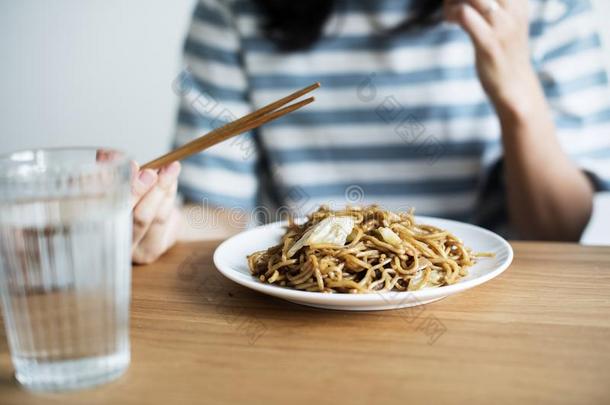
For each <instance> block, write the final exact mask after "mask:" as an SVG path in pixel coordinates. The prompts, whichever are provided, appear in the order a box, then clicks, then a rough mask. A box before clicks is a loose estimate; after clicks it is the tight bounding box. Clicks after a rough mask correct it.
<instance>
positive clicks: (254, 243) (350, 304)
mask: <svg viewBox="0 0 610 405" xmlns="http://www.w3.org/2000/svg"><path fill="white" fill-rule="evenodd" d="M417 221H418V222H419V223H422V224H428V225H433V226H437V227H439V228H443V229H447V230H448V231H450V232H451V233H453V234H454V235H456V236H457V237H459V238H461V239H462V240H463V241H464V244H465V245H466V246H468V247H470V248H472V249H473V250H474V251H475V252H493V253H495V257H493V258H481V259H480V260H479V262H478V263H477V264H476V265H474V266H473V267H471V268H470V269H469V271H468V273H469V274H468V276H467V277H464V278H463V279H461V280H460V281H459V282H458V283H456V284H453V285H450V286H445V287H438V288H428V289H423V290H419V291H411V292H384V293H382V292H379V293H370V294H325V293H319V292H307V291H297V290H293V289H289V288H286V287H279V286H275V285H271V284H264V283H261V282H260V281H259V280H257V279H255V278H254V277H252V275H251V274H250V270H249V269H248V261H247V260H246V256H247V255H249V254H251V253H252V252H255V251H257V250H263V249H267V248H269V247H270V246H273V245H276V244H277V243H279V241H280V238H281V237H282V235H283V234H284V229H285V228H284V226H285V225H286V224H285V223H282V222H276V223H273V224H269V225H263V226H260V227H257V228H254V229H251V230H248V231H245V232H242V233H240V234H238V235H235V236H233V237H232V238H230V239H227V240H226V241H224V242H223V243H222V244H221V245H220V246H218V248H217V249H216V251H215V252H214V264H215V265H216V267H217V268H218V270H219V271H220V272H221V273H222V274H223V275H225V276H226V277H227V278H229V279H231V280H233V281H235V282H236V283H238V284H241V285H243V286H244V287H247V288H250V289H252V290H256V291H259V292H262V293H264V294H269V295H272V296H274V297H279V298H283V299H285V300H288V301H291V302H294V303H297V304H302V305H309V306H312V307H318V308H327V309H339V310H347V311H377V310H385V309H397V308H404V307H411V306H415V305H421V304H427V303H429V302H432V301H436V300H440V299H441V298H445V297H447V296H449V295H453V294H457V293H459V292H461V291H464V290H467V289H469V288H472V287H475V286H477V285H479V284H482V283H484V282H486V281H489V280H491V279H492V278H494V277H496V276H498V275H499V274H500V273H502V272H503V271H504V270H506V269H507V268H508V266H509V265H510V264H511V262H512V260H513V250H512V248H511V247H510V245H509V244H508V242H506V241H505V240H504V239H502V238H501V237H500V236H498V235H496V234H495V233H493V232H490V231H488V230H485V229H483V228H479V227H478V226H474V225H470V224H465V223H461V222H457V221H450V220H446V219H439V218H430V217H417Z"/></svg>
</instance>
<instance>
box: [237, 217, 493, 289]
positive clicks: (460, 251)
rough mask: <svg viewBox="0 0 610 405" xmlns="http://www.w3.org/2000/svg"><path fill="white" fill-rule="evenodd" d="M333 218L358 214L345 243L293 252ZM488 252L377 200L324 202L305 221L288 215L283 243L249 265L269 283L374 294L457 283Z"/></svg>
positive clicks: (252, 258) (256, 256)
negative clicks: (341, 205)
mask: <svg viewBox="0 0 610 405" xmlns="http://www.w3.org/2000/svg"><path fill="white" fill-rule="evenodd" d="M329 217H336V218H340V217H352V218H353V222H354V227H353V228H352V231H351V233H350V234H349V236H347V240H346V242H345V244H344V245H341V246H339V245H334V244H329V243H319V244H310V245H308V246H302V247H300V248H299V249H298V250H297V251H296V253H294V252H293V253H292V255H289V252H290V249H291V247H293V245H295V243H296V242H297V241H299V240H300V239H301V238H302V237H303V236H304V235H305V234H306V232H307V231H308V230H310V229H312V227H314V226H315V225H316V224H319V223H320V221H322V220H325V219H327V218H329ZM387 229H389V230H391V232H388V231H387ZM388 233H389V235H388ZM396 236H398V238H396ZM483 256H490V255H489V254H475V253H473V252H472V251H471V250H470V249H469V248H467V247H465V246H464V244H463V243H462V241H461V240H460V239H458V238H457V237H456V236H454V235H452V234H451V233H450V232H448V231H446V230H443V229H440V228H437V227H434V226H430V225H424V224H418V223H417V222H416V221H415V217H414V215H413V211H412V210H411V211H409V212H406V213H393V212H390V211H386V210H384V209H382V208H381V207H379V206H376V205H372V206H368V207H347V208H345V209H343V210H340V211H333V210H330V209H329V208H328V207H326V206H322V207H320V208H319V209H318V210H317V211H316V212H314V213H312V214H310V215H309V217H308V221H307V222H305V223H304V224H301V225H299V224H296V223H295V222H294V221H293V220H289V224H288V227H287V230H286V233H285V234H284V235H283V236H282V239H281V242H280V243H279V244H278V245H276V246H273V247H271V248H269V249H267V250H263V251H259V252H255V253H253V254H251V255H249V256H248V265H249V267H250V271H251V273H252V275H253V276H255V277H256V278H258V279H259V280H260V281H261V282H264V283H269V284H275V285H279V286H284V287H289V288H293V289H297V290H303V291H316V292H325V293H370V292H378V291H413V290H419V289H422V288H430V287H440V286H444V285H450V284H454V283H456V282H458V281H459V280H460V279H461V278H463V277H464V276H466V275H467V274H468V268H469V267H471V266H473V265H474V264H475V263H476V260H477V258H479V257H483Z"/></svg>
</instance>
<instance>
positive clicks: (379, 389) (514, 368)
mask: <svg viewBox="0 0 610 405" xmlns="http://www.w3.org/2000/svg"><path fill="white" fill-rule="evenodd" d="M215 246H216V243H192V244H183V245H179V246H177V247H176V248H174V249H173V250H172V251H171V252H170V253H169V254H167V255H166V256H165V257H164V258H163V259H162V260H160V261H159V262H158V263H155V264H154V265H151V266H146V267H136V268H134V273H133V306H132V309H133V310H132V317H131V319H132V331H131V338H132V357H133V358H132V364H131V367H130V369H129V371H128V372H127V374H126V375H125V376H124V377H123V378H121V379H120V380H118V381H116V382H114V383H111V384H108V385H105V386H102V387H99V388H95V389H91V390H86V391H80V392H76V393H68V394H53V395H40V394H30V393H27V392H25V391H24V390H22V389H21V388H20V387H19V386H18V385H17V384H16V383H15V382H14V379H13V377H12V368H11V365H10V360H9V355H8V348H7V345H6V341H5V340H4V338H2V340H0V404H3V405H7V404H20V405H27V404H38V403H40V404H42V403H50V404H76V403H82V404H106V403H108V404H137V403H147V404H156V403H160V404H184V403H213V404H219V403H227V402H251V403H269V402H273V403H283V404H289V403H290V404H292V403H308V404H322V403H337V402H339V401H345V402H349V403H356V404H366V403H400V404H415V403H434V404H437V403H449V402H452V403H457V402H469V403H484V404H488V403H509V404H518V403H545V402H547V403H549V402H553V403H572V404H574V403H579V404H594V403H598V404H601V403H610V248H592V247H580V246H576V245H568V244H541V243H514V244H513V246H514V248H515V261H514V264H513V265H512V266H511V268H510V269H509V270H508V271H507V272H505V273H504V274H503V275H502V276H500V277H499V278H497V279H495V280H492V281H491V282H489V283H487V284H485V285H482V286H480V287H478V288H475V289H472V290H470V291H467V292H465V293H463V294H460V295H457V296H453V297H449V298H446V299H444V300H442V301H439V302H436V303H433V304H429V305H427V306H424V307H420V309H418V310H413V309H403V310H395V311H386V312H367V313H350V312H335V311H327V310H318V309H312V308H307V307H302V306H298V305H295V304H291V303H288V302H284V301H281V300H279V299H275V298H271V297H267V296H264V295H261V294H258V293H255V292H253V291H249V290H247V289H245V288H243V287H240V286H238V285H236V284H233V283H232V282H230V281H228V280H227V279H225V278H224V277H223V276H221V275H220V274H219V273H217V272H216V271H215V270H214V267H213V265H212V252H213V250H214V248H215Z"/></svg>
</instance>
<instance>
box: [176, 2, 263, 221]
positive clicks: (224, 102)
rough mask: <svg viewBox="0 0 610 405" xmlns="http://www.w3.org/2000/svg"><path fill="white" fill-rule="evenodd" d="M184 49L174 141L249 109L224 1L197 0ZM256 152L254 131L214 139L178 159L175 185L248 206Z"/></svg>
mask: <svg viewBox="0 0 610 405" xmlns="http://www.w3.org/2000/svg"><path fill="white" fill-rule="evenodd" d="M184 53H185V68H184V69H183V71H182V72H181V74H180V75H179V76H178V77H177V79H176V80H175V82H174V86H173V87H174V91H175V92H177V93H178V94H179V95H180V109H179V113H178V127H177V132H176V137H175V146H176V147H177V146H180V145H183V144H185V143H187V142H189V141H191V140H193V139H194V138H196V137H198V136H200V135H202V134H205V133H206V132H209V131H210V130H212V129H213V128H216V127H218V126H221V125H223V124H224V123H226V122H228V121H232V120H234V119H236V118H239V117H240V116H243V115H245V114H247V113H249V112H251V110H252V107H251V105H250V103H249V100H248V90H247V89H248V85H247V80H246V75H245V73H244V70H243V65H242V58H241V50H240V39H239V35H238V33H237V31H236V29H235V24H234V20H233V16H232V14H231V11H230V10H229V7H228V5H227V4H226V2H222V1H217V0H200V1H199V2H198V3H197V5H196V7H195V10H194V14H193V20H192V23H191V27H190V30H189V33H188V36H187V39H186V42H185V46H184ZM258 156H259V153H258V150H257V146H256V142H255V141H254V134H253V133H246V134H243V135H240V136H238V137H236V138H233V139H231V140H228V141H225V142H223V143H221V144H218V145H216V146H214V147H212V148H210V149H208V150H206V151H204V152H202V153H199V154H197V155H194V156H191V157H189V158H188V159H186V160H185V161H184V162H183V169H182V174H181V176H180V181H179V191H180V193H181V194H182V195H183V196H184V198H185V199H186V200H190V201H193V202H198V203H201V202H203V203H206V204H210V205H213V206H218V207H225V208H239V209H246V210H249V209H252V208H253V207H254V206H255V205H256V200H257V196H258V189H259V184H258V180H257V176H256V168H257V161H258Z"/></svg>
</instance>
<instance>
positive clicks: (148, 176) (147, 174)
mask: <svg viewBox="0 0 610 405" xmlns="http://www.w3.org/2000/svg"><path fill="white" fill-rule="evenodd" d="M156 179H157V173H155V172H154V170H151V169H146V170H142V172H140V175H139V176H138V180H139V181H140V183H142V184H143V185H144V186H146V187H150V186H152V184H153V183H154V182H155V180H156Z"/></svg>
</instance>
